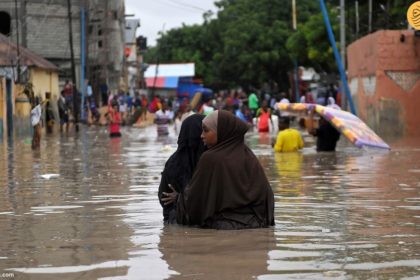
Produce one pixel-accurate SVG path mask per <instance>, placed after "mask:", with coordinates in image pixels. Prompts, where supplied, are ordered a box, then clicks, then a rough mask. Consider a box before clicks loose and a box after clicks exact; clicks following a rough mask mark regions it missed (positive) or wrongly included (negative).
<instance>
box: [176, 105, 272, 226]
mask: <svg viewBox="0 0 420 280" xmlns="http://www.w3.org/2000/svg"><path fill="white" fill-rule="evenodd" d="M212 114H218V120H217V144H216V145H214V146H213V147H211V148H210V149H209V150H207V151H206V152H204V153H203V154H202V156H201V158H200V160H199V162H198V165H197V168H196V170H195V172H194V175H193V177H192V179H191V181H190V184H189V185H188V186H187V188H186V189H185V191H184V193H182V194H181V195H180V197H179V200H178V208H177V209H178V214H177V219H178V223H181V224H187V225H198V226H203V227H212V228H223V226H221V227H219V226H218V225H219V224H220V223H219V222H220V221H228V224H229V226H228V227H227V228H252V227H267V226H270V225H274V195H273V192H272V190H271V187H270V184H269V182H268V180H267V177H266V176H265V173H264V170H263V168H262V166H261V165H260V163H259V161H258V159H257V158H256V156H255V155H254V153H253V152H252V151H251V150H250V149H249V148H248V147H247V146H246V145H245V143H244V135H245V133H246V132H247V131H248V126H247V124H245V123H244V122H242V121H241V120H240V119H238V118H237V117H235V116H234V115H233V114H232V113H230V112H228V111H222V110H219V111H216V112H214V113H212ZM232 225H233V226H232Z"/></svg>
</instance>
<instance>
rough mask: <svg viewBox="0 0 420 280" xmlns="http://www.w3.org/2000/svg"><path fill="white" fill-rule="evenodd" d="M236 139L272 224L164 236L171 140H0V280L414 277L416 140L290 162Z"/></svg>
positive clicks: (419, 275) (92, 133) (100, 130)
mask: <svg viewBox="0 0 420 280" xmlns="http://www.w3.org/2000/svg"><path fill="white" fill-rule="evenodd" d="M272 137H275V136H274V135H273V136H272ZM305 140H307V142H309V140H311V139H310V138H309V137H307V138H305ZM246 141H247V143H248V144H249V145H250V147H251V148H252V149H253V150H254V152H255V153H256V155H257V156H258V158H259V159H260V161H261V163H262V165H263V166H264V168H265V170H266V173H267V176H268V178H269V180H270V182H271V185H272V188H273V191H274V194H275V201H276V202H275V203H276V205H275V219H276V225H275V227H272V228H268V229H256V230H243V231H216V230H204V229H196V228H187V227H180V226H164V225H163V224H162V215H161V207H160V205H159V202H158V200H157V197H156V194H157V188H158V184H159V181H160V172H161V171H162V169H163V165H164V163H165V161H166V159H167V158H168V157H169V156H170V155H171V153H172V152H174V150H175V149H176V136H175V135H171V136H169V137H168V138H161V139H159V138H157V137H156V131H155V128H154V127H149V128H146V129H129V128H126V129H123V138H122V139H120V140H111V139H109V138H108V135H107V131H106V128H104V127H91V128H83V129H82V131H81V132H80V133H79V135H77V136H75V135H74V134H69V135H63V136H60V135H56V136H51V137H46V136H43V139H42V146H41V149H40V151H37V152H33V151H32V150H31V147H30V144H29V142H28V141H23V140H16V142H15V144H14V145H12V146H8V145H7V143H3V144H0V148H1V150H0V190H1V195H0V233H1V234H0V278H3V279H7V278H13V279H47V280H48V279H168V278H171V279H261V280H268V279H405V280H408V279H420V226H419V225H420V223H419V222H420V160H419V159H420V139H412V140H407V141H400V142H392V143H390V144H391V146H392V148H393V149H392V150H391V151H390V152H384V151H371V150H358V149H356V148H353V147H351V145H349V144H348V143H346V141H340V142H341V143H340V146H339V148H338V151H337V152H336V153H316V152H315V150H314V149H313V147H312V148H311V147H307V148H305V149H304V151H303V152H302V153H290V154H274V153H273V152H272V151H271V147H270V146H269V145H268V144H269V141H270V136H267V135H258V134H257V133H249V134H248V135H247V138H246ZM308 145H309V146H312V144H311V143H309V144H308Z"/></svg>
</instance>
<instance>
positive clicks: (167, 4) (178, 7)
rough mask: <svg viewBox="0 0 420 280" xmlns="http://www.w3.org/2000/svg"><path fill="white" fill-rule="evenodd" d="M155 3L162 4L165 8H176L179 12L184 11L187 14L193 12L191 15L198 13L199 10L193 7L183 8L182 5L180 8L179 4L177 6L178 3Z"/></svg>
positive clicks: (157, 1)
mask: <svg viewBox="0 0 420 280" xmlns="http://www.w3.org/2000/svg"><path fill="white" fill-rule="evenodd" d="M168 1H169V0H168ZM154 3H157V4H160V5H162V6H165V7H168V6H170V7H172V8H176V9H179V10H183V11H187V12H191V13H197V10H196V9H194V8H192V7H188V6H182V5H181V6H180V5H179V4H176V3H171V2H163V1H162V0H155V1H154Z"/></svg>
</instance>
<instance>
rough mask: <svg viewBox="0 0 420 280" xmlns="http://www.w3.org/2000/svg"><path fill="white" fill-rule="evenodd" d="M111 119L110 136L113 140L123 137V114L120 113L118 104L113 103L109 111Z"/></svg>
mask: <svg viewBox="0 0 420 280" xmlns="http://www.w3.org/2000/svg"><path fill="white" fill-rule="evenodd" d="M108 118H109V136H110V137H111V138H115V137H121V132H120V124H121V114H120V112H119V111H118V102H112V106H111V107H110V108H109V111H108Z"/></svg>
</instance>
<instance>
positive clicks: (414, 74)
mask: <svg viewBox="0 0 420 280" xmlns="http://www.w3.org/2000/svg"><path fill="white" fill-rule="evenodd" d="M347 55H348V78H349V83H350V89H351V92H352V95H353V99H354V101H355V104H356V106H357V109H358V116H359V117H360V118H361V119H363V120H364V121H366V123H367V124H368V125H369V126H370V127H372V128H373V130H375V131H376V132H377V133H378V134H380V135H395V136H403V135H408V136H420V125H418V124H419V123H420V114H418V113H417V111H418V110H420V38H419V37H415V36H414V32H413V31H409V30H401V31H400V30H392V31H391V30H383V31H378V32H376V33H373V34H370V35H368V36H366V37H363V38H361V39H359V40H357V41H356V42H354V43H352V44H351V45H349V47H348V49H347Z"/></svg>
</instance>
